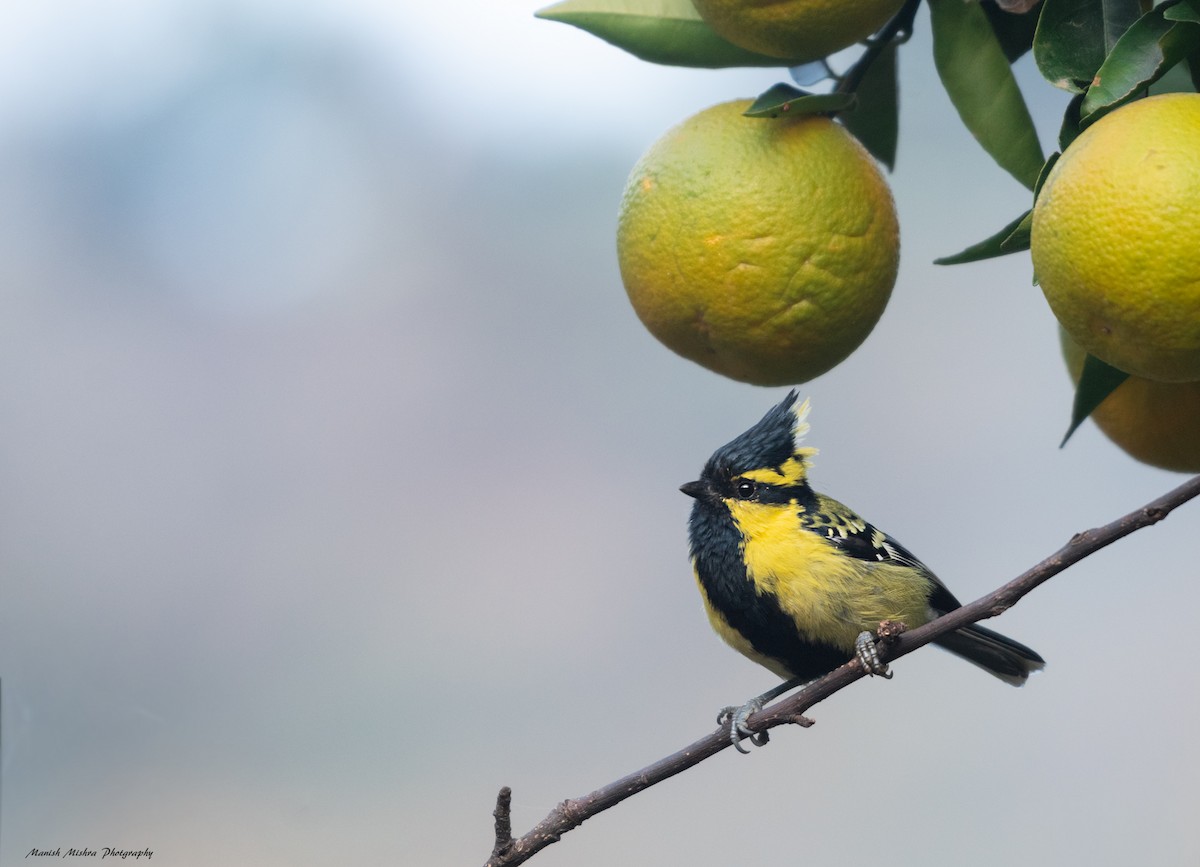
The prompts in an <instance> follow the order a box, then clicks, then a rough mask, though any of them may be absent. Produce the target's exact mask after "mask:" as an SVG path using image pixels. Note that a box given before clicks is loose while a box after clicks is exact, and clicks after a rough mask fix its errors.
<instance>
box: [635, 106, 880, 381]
mask: <svg viewBox="0 0 1200 867" xmlns="http://www.w3.org/2000/svg"><path fill="white" fill-rule="evenodd" d="M749 104H750V103H749V102H748V101H740V102H728V103H723V104H721V105H715V106H713V107H712V108H709V109H706V110H705V111H702V112H700V113H699V114H697V115H695V116H693V117H691V118H689V119H687V120H685V121H684V122H683V123H681V124H679V125H678V126H676V127H675V128H674V129H672V130H670V131H669V132H667V133H666V135H664V136H663V137H662V138H661V139H659V140H658V141H657V142H656V143H655V144H654V145H653V146H652V147H651V148H650V150H648V151H647V152H646V153H645V154H644V155H643V156H642V158H641V160H639V161H638V163H637V165H636V166H634V168H633V172H632V173H631V174H630V176H629V181H628V182H627V183H626V185H625V194H624V197H623V198H622V201H621V212H620V219H619V222H618V226H617V256H618V259H619V262H620V266H621V278H622V280H623V281H624V283H625V289H626V291H627V292H628V293H629V299H630V301H631V302H632V303H633V307H634V309H635V310H636V311H637V314H638V316H639V317H640V318H641V320H642V322H643V323H644V324H645V325H646V327H647V328H648V329H649V330H650V332H651V333H652V334H653V335H654V336H655V337H657V338H658V339H659V340H661V341H662V342H663V343H665V344H666V345H667V346H668V347H670V348H671V349H673V350H674V351H675V352H678V353H679V354H680V355H682V356H684V357H685V358H690V359H691V360H692V361H695V362H697V363H699V364H702V365H704V366H705V367H707V368H709V369H711V370H715V371H716V372H718V373H722V374H724V375H726V376H729V377H731V378H733V379H737V380H740V381H742V382H750V383H754V384H757V385H786V384H791V383H798V382H806V381H808V380H810V379H812V378H813V377H816V376H819V375H820V374H822V373H824V372H825V371H827V370H829V369H830V368H831V367H833V366H834V365H835V364H837V363H838V362H840V361H842V360H843V359H844V358H846V356H848V355H849V354H850V353H851V352H853V351H854V350H855V349H856V348H857V347H858V345H859V344H860V343H862V341H863V340H865V339H866V337H867V335H868V334H870V333H871V329H872V328H874V327H875V323H876V322H878V321H879V317H880V316H881V315H882V314H883V309H884V307H885V306H887V301H888V297H889V296H890V295H891V291H892V286H893V285H894V284H895V282H896V269H897V267H898V265H899V257H900V245H899V230H898V227H897V222H896V211H895V207H894V205H893V204H892V196H891V193H890V191H889V190H888V186H887V183H886V182H885V181H884V179H883V176H882V175H881V174H880V172H879V169H878V168H877V167H876V165H875V162H874V160H873V159H872V158H871V156H870V155H869V154H868V153H867V151H866V150H865V149H864V148H863V147H862V145H860V144H859V143H858V141H857V140H855V139H854V137H853V136H851V135H850V133H848V132H847V131H846V130H845V129H844V128H843V127H841V126H840V125H838V124H836V123H834V122H833V121H831V120H829V119H828V118H825V117H816V116H812V115H808V116H800V117H795V118H786V119H780V120H766V119H758V118H748V117H745V116H743V114H742V112H744V111H745V110H746V108H747V107H748V106H749Z"/></svg>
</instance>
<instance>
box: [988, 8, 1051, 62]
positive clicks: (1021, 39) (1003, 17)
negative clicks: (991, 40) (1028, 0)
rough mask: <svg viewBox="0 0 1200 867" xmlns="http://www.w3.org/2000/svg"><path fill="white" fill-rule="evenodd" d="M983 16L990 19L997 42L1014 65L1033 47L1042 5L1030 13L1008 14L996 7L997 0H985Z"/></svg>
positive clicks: (1032, 9)
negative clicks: (1015, 61)
mask: <svg viewBox="0 0 1200 867" xmlns="http://www.w3.org/2000/svg"><path fill="white" fill-rule="evenodd" d="M980 6H981V7H982V8H983V14H984V15H986V16H987V17H988V23H990V24H991V25H992V31H993V32H994V33H995V34H996V40H997V41H998V42H999V43H1000V48H1001V49H1002V50H1003V51H1004V56H1005V57H1007V58H1008V62H1009V63H1012V62H1013V61H1014V60H1017V59H1018V58H1019V57H1021V56H1022V55H1024V54H1025V52H1027V51H1028V50H1029V49H1030V48H1032V47H1033V34H1034V31H1035V30H1036V29H1037V24H1038V13H1039V12H1040V11H1041V6H1040V4H1039V5H1037V6H1034V7H1033V8H1031V9H1030V10H1029V11H1028V12H1020V13H1013V12H1006V11H1005V10H1003V9H1001V8H1000V7H999V6H998V5H996V3H995V0H983V2H982V3H980Z"/></svg>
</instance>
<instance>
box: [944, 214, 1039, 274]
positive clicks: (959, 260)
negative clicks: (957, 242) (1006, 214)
mask: <svg viewBox="0 0 1200 867" xmlns="http://www.w3.org/2000/svg"><path fill="white" fill-rule="evenodd" d="M1032 225H1033V211H1032V210H1028V211H1026V212H1025V213H1023V214H1022V215H1021V216H1019V217H1017V218H1016V219H1015V220H1013V221H1012V222H1011V223H1009V224H1008V225H1007V226H1005V227H1004V228H1003V229H1001V230H1000V231H999V232H997V233H996V234H994V235H992V236H991V237H990V238H985V239H984V240H982V241H980V242H979V243H978V244H972V245H971V246H970V247H967V249H965V250H963V251H962V252H960V253H955V254H954V255H953V256H943V257H942V258H940V259H934V260H933V264H935V265H962V264H964V263H966V262H980V261H982V260H984V259H995V258H996V257H997V256H1007V255H1008V254H1009V253H1017V252H1020V251H1021V250H1028V249H1029V229H1030V227H1031V226H1032Z"/></svg>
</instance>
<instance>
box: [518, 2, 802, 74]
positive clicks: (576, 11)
mask: <svg viewBox="0 0 1200 867" xmlns="http://www.w3.org/2000/svg"><path fill="white" fill-rule="evenodd" d="M534 15H535V16H536V17H538V18H543V19H545V20H547V21H561V22H562V23H563V24H570V25H571V26H573V27H578V28H579V29H580V30H586V31H587V32H588V33H591V34H592V35H593V36H599V37H600V38H601V39H603V40H604V41H605V42H608V43H610V44H612V45H615V46H617V47H618V48H622V49H624V50H625V51H628V52H629V53H630V54H632V55H634V56H635V57H639V58H641V59H642V60H648V61H650V62H651V63H664V64H667V65H669V66H692V67H700V68H704V69H719V68H722V67H726V66H789V65H791V64H789V62H788V61H786V60H780V59H779V58H778V57H767V56H766V55H765V54H756V53H755V52H753V51H747V50H746V49H744V48H738V47H737V46H736V45H733V44H732V43H730V42H726V41H725V40H724V39H722V38H721V37H720V36H718V35H717V34H716V33H715V32H714V31H713V29H712V28H711V27H709V26H708V25H707V24H705V23H704V21H703V20H702V19H701V18H700V13H699V12H697V11H696V7H695V6H693V5H692V2H691V0H565V2H562V3H556V4H554V5H553V6H547V7H546V8H545V9H542V10H539V11H538V12H535V13H534Z"/></svg>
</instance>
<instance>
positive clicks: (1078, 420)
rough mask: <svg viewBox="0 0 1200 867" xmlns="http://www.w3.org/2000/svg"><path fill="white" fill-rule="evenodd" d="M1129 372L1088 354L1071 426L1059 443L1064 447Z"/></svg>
mask: <svg viewBox="0 0 1200 867" xmlns="http://www.w3.org/2000/svg"><path fill="white" fill-rule="evenodd" d="M1128 377H1129V374H1128V373H1126V372H1125V371H1123V370H1117V369H1116V368H1115V367H1112V366H1111V365H1108V364H1105V363H1104V362H1103V361H1101V360H1100V359H1099V358H1096V356H1094V355H1088V357H1087V359H1086V360H1085V361H1084V362H1083V373H1082V374H1080V376H1079V385H1077V386H1076V387H1075V404H1074V406H1072V407H1071V426H1070V427H1069V428H1067V434H1066V436H1064V437H1063V439H1062V442H1061V443H1059V444H1058V447H1059V448H1062V447H1063V446H1065V445H1066V444H1067V440H1069V439H1070V438H1071V434H1073V433H1075V429H1076V428H1078V427H1079V426H1080V425H1081V424H1083V420H1084V419H1085V418H1087V417H1088V416H1089V415H1091V414H1092V412H1093V411H1094V410H1095V409H1096V407H1098V406H1099V405H1100V404H1101V403H1103V401H1104V398H1106V397H1108V396H1109V395H1110V394H1112V393H1113V390H1114V389H1116V387H1117V386H1118V385H1120V384H1121V383H1122V382H1124V381H1125V380H1126V379H1127V378H1128Z"/></svg>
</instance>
